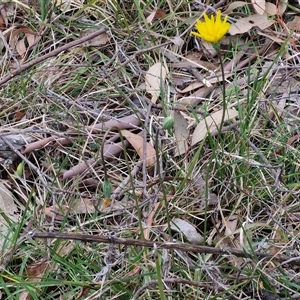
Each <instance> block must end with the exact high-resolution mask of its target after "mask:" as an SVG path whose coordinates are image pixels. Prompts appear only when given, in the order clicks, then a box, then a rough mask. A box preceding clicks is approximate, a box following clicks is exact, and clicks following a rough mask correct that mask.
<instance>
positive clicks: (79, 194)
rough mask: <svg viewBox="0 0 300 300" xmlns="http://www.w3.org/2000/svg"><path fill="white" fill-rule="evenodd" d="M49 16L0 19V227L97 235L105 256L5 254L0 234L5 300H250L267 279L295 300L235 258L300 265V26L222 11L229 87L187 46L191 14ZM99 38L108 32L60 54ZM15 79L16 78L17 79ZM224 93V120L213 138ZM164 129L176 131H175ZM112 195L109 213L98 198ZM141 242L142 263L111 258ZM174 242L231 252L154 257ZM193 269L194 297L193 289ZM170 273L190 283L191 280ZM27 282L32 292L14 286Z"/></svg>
mask: <svg viewBox="0 0 300 300" xmlns="http://www.w3.org/2000/svg"><path fill="white" fill-rule="evenodd" d="M221 4H222V3H221ZM41 5H42V4H41ZM49 5H50V6H49V7H50V10H49V14H48V13H47V10H45V8H46V7H45V6H44V7H40V6H38V7H37V8H36V11H34V13H33V14H31V13H30V12H32V11H31V10H30V9H29V8H27V5H21V4H19V3H15V2H13V3H12V4H5V5H3V6H1V18H0V25H1V31H2V38H1V51H2V54H3V58H2V61H1V62H2V66H1V76H2V78H4V79H5V78H6V79H5V80H6V84H5V85H4V84H2V85H1V93H2V98H1V112H0V121H1V130H0V137H1V138H2V137H3V138H2V139H1V140H0V163H1V167H2V168H3V169H1V176H2V178H3V179H2V180H6V181H8V182H9V185H6V186H4V188H3V191H4V192H5V193H4V194H1V195H2V200H3V201H2V204H1V206H2V208H1V209H2V214H3V215H2V216H1V217H2V218H3V219H2V221H1V222H2V224H4V225H5V224H11V225H14V224H24V227H25V226H28V229H25V228H22V229H21V232H22V236H21V237H23V236H24V234H25V235H26V234H27V233H28V231H29V232H30V231H31V230H33V231H34V230H37V231H45V232H48V231H51V232H54V233H56V232H68V233H72V234H76V233H78V232H81V233H85V234H87V235H89V236H93V235H95V236H98V235H102V234H106V235H108V236H109V237H110V239H111V241H112V244H111V245H110V246H106V245H105V244H102V243H99V244H98V243H93V244H88V243H86V244H85V243H79V242H78V243H77V242H76V243H75V242H70V243H68V242H66V241H58V240H54V241H50V240H49V241H47V246H46V244H44V243H43V242H42V241H40V240H37V239H36V240H34V241H31V239H30V238H27V240H26V243H22V242H20V244H18V243H19V240H15V244H17V245H18V247H14V246H13V245H9V243H7V240H8V239H12V235H11V233H10V232H9V231H7V229H9V228H8V227H7V226H4V227H3V228H5V230H6V231H5V230H4V231H3V234H2V235H3V236H6V239H7V240H6V241H5V240H3V243H5V245H7V246H5V248H6V249H5V250H6V251H5V252H4V254H3V255H4V256H5V258H6V259H5V260H4V261H6V262H7V263H6V264H4V265H3V267H4V268H5V267H7V268H9V271H10V276H11V278H12V280H11V282H10V283H9V284H10V286H9V287H8V288H7V289H6V290H2V292H3V294H5V296H6V297H9V295H8V294H9V292H10V291H12V290H11V287H13V289H17V291H15V290H14V293H16V294H17V295H18V296H19V297H23V298H24V299H30V297H31V289H32V286H33V285H32V283H33V282H35V284H34V286H36V287H37V290H38V295H39V297H41V298H43V299H50V298H51V297H52V298H51V299H53V297H54V298H55V297H56V298H57V299H58V298H59V297H60V298H63V297H64V296H66V295H73V296H74V295H78V297H80V295H84V297H90V298H93V297H94V298H97V297H98V298H99V297H104V298H109V297H111V296H113V297H118V292H119V291H120V290H122V292H124V294H125V296H124V298H128V299H130V298H133V299H134V297H135V295H137V292H138V291H141V289H144V290H147V289H148V293H149V295H151V296H152V298H155V297H156V296H158V294H157V292H156V290H155V289H156V287H155V288H154V289H153V290H152V289H151V284H154V285H156V284H158V280H157V279H158V278H159V274H161V276H163V278H162V281H163V282H164V285H162V286H163V289H164V287H165V292H166V293H170V297H172V298H176V297H177V294H178V293H179V294H180V296H182V297H193V296H194V297H197V298H199V297H201V298H203V299H205V298H207V297H209V295H210V296H211V295H212V294H213V296H214V297H216V298H217V297H224V295H226V297H228V298H229V297H235V295H234V294H236V295H239V299H248V298H249V297H250V296H252V298H257V297H261V296H262V291H259V290H258V291H257V290H256V289H253V286H255V287H257V286H258V285H259V287H260V289H261V290H267V288H269V286H267V285H266V286H264V284H263V283H262V282H264V283H266V282H267V279H268V278H270V277H271V278H272V283H274V286H275V288H274V290H273V291H272V293H273V294H274V293H275V291H279V293H287V291H288V292H289V293H292V297H294V298H295V297H296V296H297V291H296V289H295V286H296V287H297V286H298V282H297V280H296V279H295V280H294V281H293V279H292V278H295V277H294V270H293V268H289V267H287V266H288V264H286V266H284V265H282V266H280V267H281V272H282V273H284V281H283V282H284V284H282V283H281V282H280V281H281V278H280V275H279V273H278V272H277V270H276V268H273V269H272V268H271V267H272V264H273V265H274V266H276V267H277V266H278V263H277V262H276V261H275V259H274V260H270V261H269V262H268V263H267V262H265V261H263V260H261V261H258V260H255V255H254V256H249V257H248V258H243V257H239V258H237V257H236V256H235V255H234V254H233V253H234V252H230V251H231V250H232V249H233V250H241V249H242V250H243V251H245V253H248V252H251V251H258V252H260V253H261V252H263V253H266V254H272V255H274V256H276V257H278V256H280V255H281V254H286V255H290V256H291V259H294V258H295V257H298V256H299V253H298V250H297V247H298V246H299V245H298V241H297V239H296V237H297V234H298V231H297V230H298V225H297V222H298V214H299V209H298V197H299V185H298V182H299V147H298V144H299V142H298V141H299V132H298V131H299V130H298V127H299V126H297V124H299V101H298V98H299V97H298V94H299V93H298V87H299V74H298V71H297V68H296V66H297V65H298V64H299V61H298V60H299V55H298V54H299V50H298V49H299V45H298V41H297V39H296V34H297V31H299V30H298V27H297V20H298V19H297V15H295V13H293V11H291V10H290V7H287V5H285V4H284V3H283V2H281V1H278V2H276V4H273V3H270V2H266V1H251V3H250V2H247V3H246V2H243V1H235V2H232V3H226V7H227V10H225V4H224V3H223V5H224V7H221V10H222V12H223V13H224V14H229V17H230V21H231V22H232V26H231V30H230V32H229V34H228V36H227V37H226V38H224V40H223V41H222V42H221V57H222V58H223V59H224V60H223V61H224V72H225V79H223V78H222V76H221V70H220V65H219V62H218V59H217V56H216V51H215V49H213V47H212V46H211V45H204V44H203V42H202V41H200V40H197V39H194V38H192V37H191V36H190V31H191V30H192V28H193V26H194V23H195V20H196V19H197V18H199V17H200V15H201V14H202V12H203V11H204V7H203V6H202V4H199V3H198V1H195V2H193V3H190V4H189V5H187V4H186V3H178V5H176V6H172V7H171V5H172V4H171V3H169V2H164V3H163V4H159V5H154V3H149V5H148V7H147V8H146V9H145V11H144V10H143V8H141V7H136V4H131V5H129V4H128V3H127V2H126V1H122V2H120V3H118V5H116V4H113V3H112V2H99V3H93V4H88V5H87V6H83V5H82V4H80V3H77V2H76V3H75V2H72V1H67V2H62V3H61V5H58V4H56V7H54V6H52V4H50V3H49ZM89 5H91V6H89ZM160 6H161V7H160ZM41 8H42V9H41ZM208 8H209V13H212V12H214V10H215V8H213V7H210V5H208ZM42 11H44V12H42ZM44 13H46V15H43V14H44ZM45 17H46V18H45ZM42 18H45V19H43V20H46V21H45V22H48V23H45V24H47V26H45V24H44V23H43V22H40V20H41V19H42ZM141 20H144V21H141ZM17 25H18V27H17ZM189 26H190V27H189ZM99 27H101V28H105V33H103V34H101V35H99V36H96V37H94V38H93V39H91V40H88V41H85V42H82V43H79V44H77V45H75V46H73V47H70V48H68V49H64V50H63V51H60V50H59V49H60V47H61V46H64V45H66V44H67V43H69V42H72V41H74V40H78V39H80V38H83V37H86V36H87V34H89V33H90V32H94V31H95V30H98V29H99ZM293 30H295V33H293V32H291V31H293ZM290 34H293V35H290ZM288 38H289V40H287V39H288ZM281 45H285V47H286V48H284V49H283V48H280V47H281ZM53 49H54V50H56V51H57V52H56V53H55V52H54V54H53V55H52V56H51V57H48V58H46V59H45V60H43V61H39V62H38V63H32V62H34V60H35V58H38V57H41V56H42V55H45V54H47V53H51V51H53ZM277 55H279V56H277ZM265 61H267V62H271V63H270V64H266V63H265ZM27 63H29V64H30V63H32V64H31V65H26V64H27ZM24 65H25V69H23V70H22V69H20V68H22V67H24ZM14 68H16V70H19V71H20V70H22V72H21V71H20V72H19V71H18V72H17V73H11V70H13V69H14ZM267 72H268V73H267ZM11 74H13V76H11ZM292 78H293V79H292ZM283 82H284V84H283ZM223 83H224V84H225V87H226V101H227V110H226V113H225V123H224V127H223V130H222V134H221V135H219V134H218V126H220V123H221V120H222V113H223V111H222V104H223V103H222V101H223V99H222V84H223ZM280 86H282V87H283V90H282V89H280V88H279V87H280ZM260 87H261V88H260ZM17 112H18V114H19V113H21V114H22V117H21V118H19V117H16V115H17ZM165 115H172V116H174V120H175V124H174V127H173V128H171V129H169V130H168V131H166V130H164V129H163V128H162V123H163V119H164V116H165ZM123 137H124V138H123ZM5 141H8V143H6V142H5ZM212 143H215V144H212ZM219 143H220V144H219ZM102 154H103V155H102ZM254 162H255V163H254ZM19 166H22V172H17V170H18V167H19ZM105 180H108V181H109V182H110V184H111V185H112V197H111V199H104V193H103V190H102V183H103V182H104V181H105ZM8 187H9V188H8ZM297 193H298V194H297ZM104 200H107V201H108V202H106V201H104ZM109 200H111V201H109ZM107 203H109V204H108V206H109V207H105V205H106V204H107ZM102 204H104V205H102ZM24 206H26V207H28V209H27V210H24V209H23V207H24ZM20 220H21V221H20ZM29 220H30V221H29ZM172 224H173V225H172ZM174 224H176V226H175V225H174ZM11 228H14V227H13V226H12V227H11ZM17 233H18V232H17ZM142 235H144V238H145V239H146V240H147V241H153V243H154V246H153V247H154V249H153V252H147V251H146V250H145V251H144V250H143V251H144V252H143V253H141V254H139V255H138V257H137V256H136V253H137V252H136V250H137V249H143V248H142V247H133V246H126V247H125V246H120V247H119V248H118V247H116V246H115V245H114V243H113V241H114V236H116V237H121V238H124V239H126V238H130V237H132V238H134V239H135V240H137V241H139V240H140V238H141V236H142ZM21 237H20V238H21ZM178 237H180V238H181V239H182V240H184V241H186V242H187V243H191V245H192V244H193V243H195V244H197V245H201V244H202V243H205V244H206V245H207V246H209V247H211V248H212V249H214V250H215V249H216V248H218V249H219V250H220V251H222V249H225V250H224V251H225V252H223V253H222V252H220V253H222V254H220V255H218V256H217V255H213V254H211V253H208V254H203V255H200V256H197V255H196V254H195V253H193V252H192V251H190V252H188V253H185V252H184V251H181V250H177V249H175V250H172V253H171V251H169V250H168V251H164V252H162V251H161V250H160V249H157V248H155V243H157V242H160V241H165V242H170V243H178V240H175V239H178ZM21 241H22V239H21ZM2 245H4V244H2ZM83 245H84V246H83ZM25 246H26V247H27V248H26V247H25ZM61 249H65V251H62V250H61ZM233 250H232V251H233ZM8 253H9V255H11V256H9V255H8ZM123 256H124V257H125V258H124V261H122V257H123ZM113 257H115V258H117V257H119V258H120V261H121V262H119V260H118V259H111V258H113ZM153 257H154V258H155V259H154V260H153V259H152V258H153ZM170 258H172V259H171V261H172V264H173V265H172V267H170ZM27 259H29V261H28V264H27V263H26V260H27ZM110 259H111V260H110ZM20 261H22V262H20ZM160 262H161V266H162V268H161V270H162V272H161V273H158V272H160V271H159V267H160V265H159V264H160ZM39 263H40V264H39ZM25 264H27V265H26V267H25ZM80 266H83V267H82V268H80ZM145 266H146V267H145ZM190 266H193V268H190ZM283 266H284V267H283ZM264 267H266V268H269V270H271V271H270V272H268V273H266V271H265V269H264ZM194 268H195V270H196V269H197V268H198V269H197V270H196V271H195V270H194ZM30 269H31V270H30ZM199 269H201V284H202V285H199V282H198V281H197V282H194V281H192V280H191V278H198V275H199V273H197V272H198V270H199ZM224 269H226V270H227V271H228V272H226V273H224V272H223V270H224ZM105 270H107V272H106V273H105V272H104V271H105ZM174 270H188V271H186V272H187V273H186V275H187V276H185V272H177V271H174ZM31 271H32V272H31ZM101 272H102V273H101ZM104 273H105V274H104ZM101 274H102V275H101ZM145 274H147V281H145V280H146V279H145V278H146V277H145V276H144V275H145ZM152 274H155V276H154V275H153V276H152ZM229 275H230V276H232V277H230V276H229ZM14 276H15V277H14ZM20 276H21V277H20ZM268 276H269V277H268ZM29 277H32V279H30V278H29ZM20 278H23V279H24V280H23V281H22V284H24V285H26V284H27V287H28V288H27V289H26V292H24V291H21V289H20V288H18V286H17V285H14V282H19V280H22V279H20ZM34 278H36V279H34ZM57 278H58V279H59V280H57ZM93 278H98V279H99V281H97V282H94V281H93ZM253 278H262V281H261V282H257V281H256V280H254V279H253ZM286 278H290V279H291V283H290V284H289V283H288V281H287V280H286ZM120 279H122V280H120ZM170 279H172V280H185V281H184V283H182V282H180V285H181V284H185V285H189V288H190V289H189V293H190V294H189V295H187V294H185V292H184V289H182V290H180V291H179V288H178V287H179V286H180V285H179V283H178V282H179V281H178V282H177V283H178V284H176V285H175V284H174V285H172V286H171V285H170V286H168V284H169V283H168V280H170ZM54 280H56V281H55V282H56V283H57V287H53V282H54ZM67 282H69V283H70V282H72V283H73V284H74V286H75V287H76V288H75V290H74V289H73V288H72V285H68V284H66V283H67ZM128 282H130V283H128ZM241 282H243V289H241V284H240V283H241ZM76 283H80V284H79V285H76ZM150 283H151V284H150ZM257 283H258V285H257ZM270 286H271V285H270ZM285 286H287V288H285ZM95 287H97V288H96V289H95ZM224 287H226V289H227V291H225V290H224ZM222 288H223V289H222ZM173 290H174V291H173ZM62 291H64V292H62ZM171 291H172V292H171ZM35 292H36V291H35ZM135 292H136V294H135V295H134V294H133V293H135ZM268 292H270V291H268ZM54 293H57V294H56V296H53V294H54ZM171 293H173V294H171ZM73 296H72V297H73ZM247 297H248V298H247Z"/></svg>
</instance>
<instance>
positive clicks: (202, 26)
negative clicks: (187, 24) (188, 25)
mask: <svg viewBox="0 0 300 300" xmlns="http://www.w3.org/2000/svg"><path fill="white" fill-rule="evenodd" d="M227 19H228V16H226V17H225V19H224V20H223V21H222V19H221V11H220V10H218V11H217V15H216V16H215V17H214V16H211V17H210V18H209V17H208V16H207V14H206V13H204V21H200V20H197V23H196V25H195V26H196V29H197V30H198V32H194V31H192V34H193V35H195V36H198V37H200V38H202V39H203V40H205V41H207V42H210V43H217V42H219V41H220V40H221V39H222V37H223V36H224V35H225V34H226V33H227V31H228V30H229V28H230V23H228V22H227Z"/></svg>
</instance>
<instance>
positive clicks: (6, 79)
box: [0, 28, 105, 86]
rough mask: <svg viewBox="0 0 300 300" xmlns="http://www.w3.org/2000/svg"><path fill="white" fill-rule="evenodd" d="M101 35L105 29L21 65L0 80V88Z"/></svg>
mask: <svg viewBox="0 0 300 300" xmlns="http://www.w3.org/2000/svg"><path fill="white" fill-rule="evenodd" d="M103 33H105V29H103V28H102V29H99V30H97V31H95V32H93V33H91V34H89V35H87V36H84V37H82V38H80V39H78V40H76V41H73V42H70V43H68V44H65V45H63V46H61V47H59V48H57V49H55V50H53V51H50V52H48V53H47V54H45V55H42V56H39V57H37V58H35V59H33V60H31V61H29V62H28V63H26V64H24V65H21V66H20V68H18V69H17V70H15V71H13V72H11V73H10V74H8V75H7V76H5V77H4V78H3V79H2V80H0V86H1V85H3V84H4V83H6V82H7V81H9V80H11V79H12V78H14V77H15V76H17V75H19V74H20V73H22V72H23V71H25V70H27V69H29V68H31V67H32V66H34V65H36V64H38V63H40V62H42V61H44V60H46V59H48V58H50V57H53V56H55V55H57V54H59V53H61V52H63V51H65V50H67V49H69V48H72V47H74V46H77V45H79V44H82V43H84V42H86V41H89V40H91V39H93V38H95V37H96V36H98V35H100V34H103Z"/></svg>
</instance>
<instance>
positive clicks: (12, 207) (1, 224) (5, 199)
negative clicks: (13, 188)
mask: <svg viewBox="0 0 300 300" xmlns="http://www.w3.org/2000/svg"><path fill="white" fill-rule="evenodd" d="M0 210H1V212H2V214H4V215H5V216H6V217H7V218H9V219H10V220H11V221H14V222H16V221H17V220H18V216H17V211H18V207H17V205H16V204H15V202H14V198H13V197H12V195H11V192H10V191H9V190H8V189H7V188H6V186H5V185H4V184H3V182H0ZM8 226H9V224H8V223H7V221H6V220H5V218H4V217H3V216H2V215H0V250H2V247H3V245H4V244H5V243H7V241H8V240H9V238H10V236H11V235H12V232H11V231H10V230H9V228H8ZM5 248H8V247H7V245H6V247H5Z"/></svg>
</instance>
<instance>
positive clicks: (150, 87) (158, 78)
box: [145, 63, 167, 103]
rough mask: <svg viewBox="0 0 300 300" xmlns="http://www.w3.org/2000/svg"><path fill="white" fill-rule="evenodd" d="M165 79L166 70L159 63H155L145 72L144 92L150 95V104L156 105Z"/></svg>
mask: <svg viewBox="0 0 300 300" xmlns="http://www.w3.org/2000/svg"><path fill="white" fill-rule="evenodd" d="M166 77H167V70H166V69H165V67H164V66H163V65H162V64H161V63H156V64H154V65H153V66H151V67H150V68H149V70H148V71H147V74H146V77H145V81H146V91H147V92H148V93H149V94H151V95H152V98H151V102H152V103H156V101H157V99H158V98H159V95H160V91H161V89H162V88H163V85H164V83H165V79H166Z"/></svg>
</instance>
